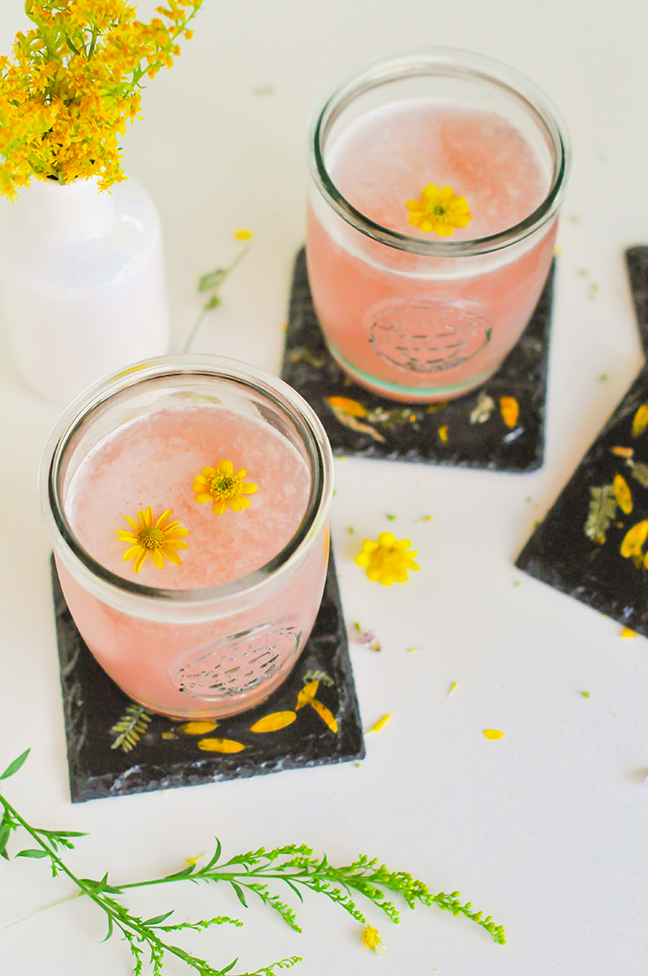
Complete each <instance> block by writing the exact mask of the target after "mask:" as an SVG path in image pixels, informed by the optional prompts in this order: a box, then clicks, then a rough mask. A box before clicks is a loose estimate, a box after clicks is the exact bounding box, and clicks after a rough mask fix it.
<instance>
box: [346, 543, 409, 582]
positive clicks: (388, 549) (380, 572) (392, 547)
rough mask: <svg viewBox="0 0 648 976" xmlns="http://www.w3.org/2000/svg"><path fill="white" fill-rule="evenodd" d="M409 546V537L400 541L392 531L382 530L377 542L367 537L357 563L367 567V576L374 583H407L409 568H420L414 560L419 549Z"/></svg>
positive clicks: (357, 557)
mask: <svg viewBox="0 0 648 976" xmlns="http://www.w3.org/2000/svg"><path fill="white" fill-rule="evenodd" d="M409 547H410V540H409V539H401V540H400V541H399V540H398V539H397V538H396V536H394V535H392V533H391V532H381V533H380V535H379V536H378V541H377V542H373V541H372V540H371V539H365V541H364V542H363V543H362V552H361V553H360V554H359V555H358V556H356V563H357V565H358V566H363V567H364V568H366V570H367V576H368V577H369V579H370V580H371V581H372V582H374V583H382V584H383V586H391V585H392V583H406V582H407V578H408V577H407V572H408V570H410V569H420V566H417V565H416V563H415V562H414V556H416V555H417V551H416V550H410V548H409ZM407 550H409V551H407Z"/></svg>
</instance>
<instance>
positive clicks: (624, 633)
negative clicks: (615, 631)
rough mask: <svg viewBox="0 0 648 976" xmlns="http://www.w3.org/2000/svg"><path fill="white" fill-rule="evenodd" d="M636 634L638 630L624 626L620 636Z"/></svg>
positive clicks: (633, 635) (634, 635)
mask: <svg viewBox="0 0 648 976" xmlns="http://www.w3.org/2000/svg"><path fill="white" fill-rule="evenodd" d="M636 636H637V632H636V630H631V629H630V627H624V628H623V630H622V631H621V633H620V634H619V637H636Z"/></svg>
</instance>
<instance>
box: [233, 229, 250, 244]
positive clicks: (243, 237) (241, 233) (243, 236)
mask: <svg viewBox="0 0 648 976" xmlns="http://www.w3.org/2000/svg"><path fill="white" fill-rule="evenodd" d="M234 237H235V238H236V239H237V241H249V240H250V238H252V237H254V234H253V233H252V231H251V230H244V229H243V228H242V227H241V228H240V229H239V230H235V231H234Z"/></svg>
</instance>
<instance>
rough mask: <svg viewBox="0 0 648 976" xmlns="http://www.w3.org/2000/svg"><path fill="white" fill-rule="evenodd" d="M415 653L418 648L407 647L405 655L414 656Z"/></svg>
mask: <svg viewBox="0 0 648 976" xmlns="http://www.w3.org/2000/svg"><path fill="white" fill-rule="evenodd" d="M417 651H418V647H408V648H407V653H408V654H416V652H417Z"/></svg>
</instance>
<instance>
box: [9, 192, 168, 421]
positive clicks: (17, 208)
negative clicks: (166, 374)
mask: <svg viewBox="0 0 648 976" xmlns="http://www.w3.org/2000/svg"><path fill="white" fill-rule="evenodd" d="M0 299H1V301H2V305H3V307H4V313H5V319H6V323H7V327H8V330H9V335H10V338H11V343H12V346H13V350H14V354H15V357H16V361H17V363H18V366H19V368H20V370H21V372H22V374H23V376H24V377H25V379H26V380H27V382H28V383H29V385H30V386H31V387H32V388H33V389H34V390H35V391H36V392H37V393H40V394H41V395H42V396H45V397H47V398H48V399H50V400H54V401H55V402H57V403H68V402H69V401H70V400H72V399H74V397H76V396H77V395H78V394H79V393H81V392H82V391H83V390H84V389H85V388H86V387H87V386H89V385H90V384H91V383H95V382H96V381H97V380H99V379H101V377H103V376H105V375H107V374H109V373H114V372H117V371H118V370H120V369H122V368H124V367H125V366H127V365H128V364H129V363H132V362H137V361H138V360H141V359H147V358H149V357H152V356H158V355H163V354H164V353H166V352H167V351H168V345H169V324H168V309H167V301H166V294H165V287H164V269H163V257H162V235H161V230H160V220H159V217H158V214H157V211H156V209H155V205H154V203H153V201H152V200H151V198H150V197H149V195H148V193H147V192H146V191H145V190H144V188H143V187H142V186H141V185H140V184H139V183H137V181H136V180H133V179H132V178H131V179H128V180H126V181H125V182H123V183H119V184H116V185H115V186H113V187H112V188H111V190H110V191H102V192H99V191H98V190H97V184H96V180H78V181H76V182H74V183H71V184H68V185H66V186H62V185H61V184H59V183H57V182H55V181H53V180H34V181H33V182H32V185H31V186H29V187H26V188H24V189H23V190H21V191H20V194H19V197H18V200H17V201H16V202H15V203H13V204H10V203H4V204H3V206H2V210H1V212H0Z"/></svg>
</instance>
